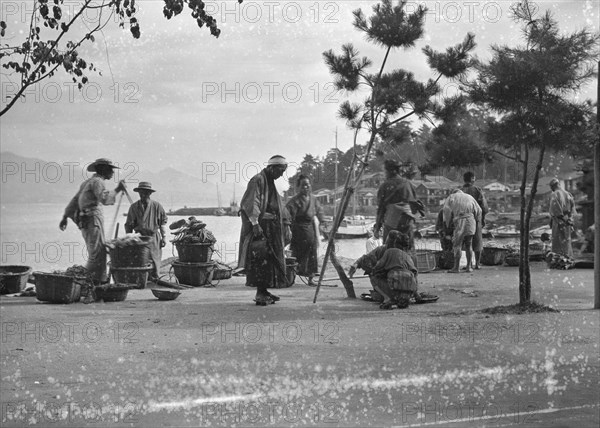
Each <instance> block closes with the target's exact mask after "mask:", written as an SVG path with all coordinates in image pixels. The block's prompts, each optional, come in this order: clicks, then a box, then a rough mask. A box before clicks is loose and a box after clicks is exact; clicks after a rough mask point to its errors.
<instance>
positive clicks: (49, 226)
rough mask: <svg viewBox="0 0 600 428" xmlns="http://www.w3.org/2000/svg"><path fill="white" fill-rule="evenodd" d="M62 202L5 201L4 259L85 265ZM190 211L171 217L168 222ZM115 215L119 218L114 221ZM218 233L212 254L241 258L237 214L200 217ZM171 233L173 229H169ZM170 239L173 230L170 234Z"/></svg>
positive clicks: (361, 247) (0, 233)
mask: <svg viewBox="0 0 600 428" xmlns="http://www.w3.org/2000/svg"><path fill="white" fill-rule="evenodd" d="M64 207H65V205H64V204H3V205H2V207H1V211H0V214H1V217H0V218H1V220H0V245H1V246H2V256H1V257H2V258H1V261H0V262H1V263H2V264H20V265H23V264H24V265H27V266H31V267H33V269H34V270H42V271H46V272H49V271H53V270H64V269H66V268H67V267H69V266H72V265H74V264H85V262H86V260H87V252H86V249H85V243H84V242H83V238H82V237H81V233H80V231H79V229H77V226H75V224H73V223H72V222H71V221H70V220H69V225H68V226H67V230H66V231H64V232H62V231H60V230H59V228H58V223H59V222H60V220H61V218H62V214H63V211H64ZM116 208H117V207H116V205H115V206H109V207H104V224H105V230H106V234H107V236H110V237H112V236H114V231H115V226H114V225H115V224H116V223H119V225H120V226H119V231H120V232H119V236H123V235H124V234H125V230H124V227H123V224H124V223H125V217H124V215H123V213H126V212H127V210H128V209H129V204H127V203H122V204H121V206H120V208H119V212H118V213H116ZM185 217H186V216H169V222H168V224H171V222H174V221H176V220H179V219H180V218H185ZM115 218H116V221H115ZM201 220H203V221H204V222H205V223H206V224H207V226H206V227H207V229H208V230H210V231H212V232H213V234H214V235H215V237H216V238H217V244H216V253H215V255H214V258H215V259H217V260H221V261H223V262H224V263H227V264H233V265H235V264H236V263H237V252H238V242H239V233H240V225H241V220H240V218H239V217H216V216H204V217H201ZM169 233H170V231H169ZM170 237H171V238H172V237H173V235H170ZM336 242H337V249H336V251H337V254H338V256H342V257H348V258H352V259H354V258H357V257H359V256H361V255H362V254H364V252H365V240H364V239H351V240H339V241H336ZM416 246H417V248H420V249H439V243H438V242H437V241H436V240H429V239H427V240H417V241H416ZM326 247H327V242H322V243H321V246H320V249H319V255H323V254H324V253H325V249H326ZM174 255H176V254H175V251H174V248H173V246H172V244H171V243H170V242H167V246H166V247H165V248H164V249H163V259H164V258H168V257H171V256H174Z"/></svg>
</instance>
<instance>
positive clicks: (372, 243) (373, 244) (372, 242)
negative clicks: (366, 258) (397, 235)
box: [365, 227, 383, 253]
mask: <svg viewBox="0 0 600 428" xmlns="http://www.w3.org/2000/svg"><path fill="white" fill-rule="evenodd" d="M367 236H368V238H367V242H366V243H365V248H366V250H367V251H366V252H367V253H370V252H371V251H373V250H374V249H375V248H377V247H381V246H382V245H383V240H382V239H381V238H375V233H374V232H373V227H370V228H369V229H367Z"/></svg>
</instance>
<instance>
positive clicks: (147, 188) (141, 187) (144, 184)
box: [133, 181, 156, 193]
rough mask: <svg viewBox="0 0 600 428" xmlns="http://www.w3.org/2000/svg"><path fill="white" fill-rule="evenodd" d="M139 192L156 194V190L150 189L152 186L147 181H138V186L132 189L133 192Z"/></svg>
mask: <svg viewBox="0 0 600 428" xmlns="http://www.w3.org/2000/svg"><path fill="white" fill-rule="evenodd" d="M140 190H145V191H147V192H156V190H154V189H153V188H152V184H151V183H150V182H149V181H140V184H138V187H136V188H135V189H133V191H134V192H138V193H139V192H140Z"/></svg>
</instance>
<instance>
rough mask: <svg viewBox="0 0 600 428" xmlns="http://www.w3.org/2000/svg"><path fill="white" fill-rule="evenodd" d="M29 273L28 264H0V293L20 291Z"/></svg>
mask: <svg viewBox="0 0 600 428" xmlns="http://www.w3.org/2000/svg"><path fill="white" fill-rule="evenodd" d="M30 274H31V268H30V267H29V266H0V294H12V293H20V292H21V291H23V290H24V289H25V286H26V285H27V280H28V279H29V275H30Z"/></svg>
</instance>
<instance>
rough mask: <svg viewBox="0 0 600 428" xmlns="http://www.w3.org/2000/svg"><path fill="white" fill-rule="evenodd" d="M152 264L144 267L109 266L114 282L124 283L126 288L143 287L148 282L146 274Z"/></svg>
mask: <svg viewBox="0 0 600 428" xmlns="http://www.w3.org/2000/svg"><path fill="white" fill-rule="evenodd" d="M150 270H152V265H148V266H146V267H115V266H112V265H111V267H110V274H111V275H112V277H113V279H114V281H115V283H117V284H121V285H125V284H126V286H127V287H128V288H136V289H139V290H141V289H144V288H146V283H147V282H148V274H149V272H150Z"/></svg>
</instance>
